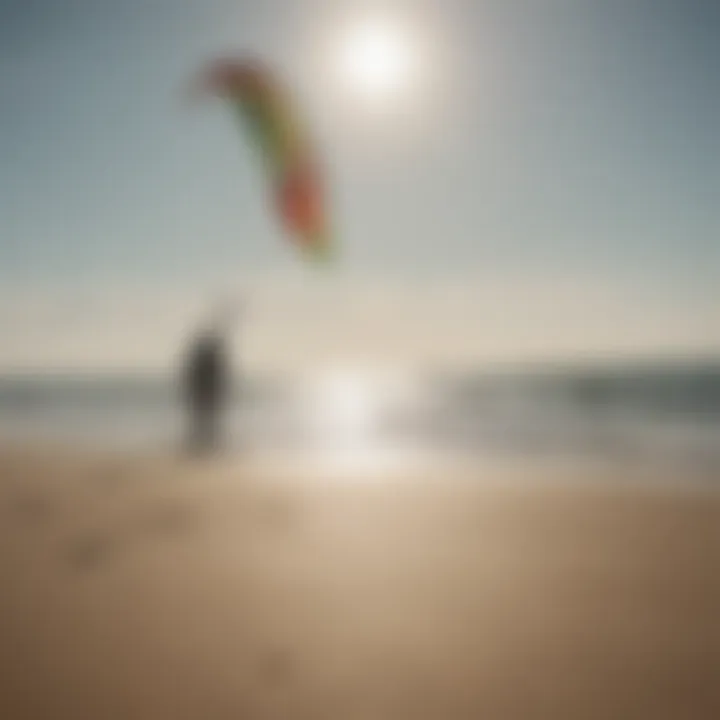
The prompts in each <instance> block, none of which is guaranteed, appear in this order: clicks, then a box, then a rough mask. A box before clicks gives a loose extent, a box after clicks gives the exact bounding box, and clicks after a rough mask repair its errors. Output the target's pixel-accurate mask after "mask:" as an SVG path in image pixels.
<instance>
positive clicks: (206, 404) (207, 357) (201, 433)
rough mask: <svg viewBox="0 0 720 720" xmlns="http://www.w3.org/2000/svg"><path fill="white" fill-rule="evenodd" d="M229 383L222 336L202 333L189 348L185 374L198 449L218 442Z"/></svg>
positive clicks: (204, 448)
mask: <svg viewBox="0 0 720 720" xmlns="http://www.w3.org/2000/svg"><path fill="white" fill-rule="evenodd" d="M227 383H228V369H227V365H226V357H225V347H224V343H223V341H222V339H221V337H220V336H219V335H213V334H210V333H208V334H206V335H203V336H201V337H200V338H199V339H198V340H197V341H196V342H195V344H194V345H193V347H192V348H191V350H190V354H189V357H188V360H187V367H186V370H185V378H184V384H185V393H186V400H187V403H188V409H189V411H190V416H191V418H190V419H191V444H192V446H193V448H195V449H197V450H208V449H210V448H212V447H213V446H215V445H216V444H217V442H218V435H219V430H220V419H221V413H222V411H223V405H224V402H225V399H226V397H225V396H226V393H227Z"/></svg>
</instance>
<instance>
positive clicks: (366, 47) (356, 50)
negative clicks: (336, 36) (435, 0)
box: [338, 20, 415, 101]
mask: <svg viewBox="0 0 720 720" xmlns="http://www.w3.org/2000/svg"><path fill="white" fill-rule="evenodd" d="M414 60H415V58H414V53H413V48H412V44H411V42H410V39H409V37H408V36H407V35H406V34H405V33H403V31H402V29H401V28H399V27H396V26H394V25H393V24H392V23H390V22H389V21H383V20H373V21H365V22H358V23H357V24H355V25H353V26H352V27H351V28H349V29H348V31H347V33H346V34H345V35H344V36H343V38H342V40H341V50H340V58H339V63H338V70H339V72H340V73H341V75H342V79H343V82H344V84H345V85H346V86H347V87H348V88H349V89H350V90H351V91H352V92H355V93H360V94H362V95H363V96H365V97H366V98H367V99H370V100H374V101H375V100H381V99H382V100H385V99H387V98H389V97H390V96H393V95H395V94H397V93H399V92H402V91H404V90H407V89H408V87H409V85H410V84H411V81H412V77H413V71H414V69H415V68H414Z"/></svg>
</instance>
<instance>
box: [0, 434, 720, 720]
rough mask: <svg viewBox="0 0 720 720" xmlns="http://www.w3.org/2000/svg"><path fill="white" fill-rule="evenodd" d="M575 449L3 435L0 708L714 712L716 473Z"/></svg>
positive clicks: (419, 717) (12, 711)
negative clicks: (229, 447) (421, 458)
mask: <svg viewBox="0 0 720 720" xmlns="http://www.w3.org/2000/svg"><path fill="white" fill-rule="evenodd" d="M298 469H299V468H298ZM558 472H559V471H558ZM605 472H606V473H609V471H607V470H606V471H605ZM573 473H574V474H575V475H576V476H575V477H573V476H572V475H573ZM578 473H580V471H579V470H573V471H566V474H567V475H568V477H566V478H564V479H562V480H561V479H560V478H559V476H557V475H553V473H552V472H551V471H550V470H548V469H546V468H544V469H539V468H530V467H527V468H525V469H523V470H522V471H517V470H515V471H514V472H513V473H508V474H507V476H504V475H503V474H502V473H501V472H500V471H492V472H491V471H489V470H488V469H481V468H480V467H478V468H477V469H476V471H475V472H469V473H466V474H464V475H461V474H460V473H455V474H452V473H450V472H449V471H447V472H443V471H441V470H437V469H436V470H434V471H430V470H428V471H427V472H425V473H420V472H414V474H412V475H409V474H408V473H407V472H406V473H405V474H404V475H403V474H400V472H399V471H395V472H394V474H393V473H386V474H385V475H378V474H375V475H372V474H371V473H370V472H369V471H368V472H367V473H366V475H365V476H363V475H362V474H361V475H360V476H359V477H353V478H351V479H348V478H343V477H341V476H340V475H339V474H338V476H337V477H332V474H331V475H330V476H324V477H323V478H322V479H313V476H312V473H305V474H304V475H303V473H300V472H297V473H295V474H293V473H285V474H283V475H280V474H278V473H272V472H270V471H269V470H267V469H265V470H262V469H259V468H258V467H252V466H251V464H249V463H246V462H244V461H241V460H239V459H236V460H230V459H224V460H217V461H195V462H189V461H185V460H182V459H180V458H172V457H162V456H160V455H157V456H150V455H140V454H136V455H134V456H133V455H118V454H110V453H100V452H94V453H91V452H80V451H77V450H72V451H71V450H60V449H49V448H46V449H43V450H41V449H39V448H24V449H22V448H15V449H5V450H2V451H0V528H1V529H0V533H1V534H2V537H1V539H0V718H2V719H3V720H5V719H7V720H24V719H25V718H28V719H30V718H32V719H36V718H38V719H43V720H44V719H46V718H47V719H48V720H50V719H52V720H60V719H65V718H68V719H72V720H84V719H85V718H87V719H92V720H104V719H106V718H107V719H108V720H109V719H115V718H118V719H120V718H122V719H133V720H185V719H186V718H187V719H189V718H192V719H198V720H200V719H202V720H213V719H215V718H217V719H218V720H225V719H228V720H229V719H231V718H232V719H242V718H248V719H250V720H252V719H254V718H278V719H279V718H283V719H287V720H290V719H294V718H303V719H304V718H307V719H308V720H309V719H318V720H321V719H325V718H327V719H328V720H329V719H332V720H356V719H357V720H406V719H407V720H423V719H425V718H428V719H429V718H432V719H433V720H454V719H456V718H457V719H465V718H468V719H470V718H473V719H475V718H477V719H480V718H486V719H487V720H510V719H517V720H520V719H522V720H534V719H536V718H537V719H543V720H545V719H547V720H565V719H566V718H567V719H568V720H570V719H572V720H585V719H587V720H590V719H598V720H600V719H602V720H621V719H624V718H628V719H630V718H632V719H638V720H642V719H644V718H648V720H665V719H669V718H672V719H673V720H704V719H707V720H717V718H720V494H719V493H717V492H713V491H712V490H710V489H707V488H706V489H703V488H702V487H696V488H695V489H692V490H690V489H687V490H680V489H679V485H680V483H678V484H677V485H676V486H675V487H670V486H667V487H663V488H661V489H651V488H648V487H644V486H643V485H642V484H641V483H638V484H631V483H630V482H627V483H625V482H624V478H618V477H617V472H615V474H613V475H612V477H611V476H610V475H608V476H607V477H606V478H605V481H604V480H603V478H602V477H599V478H598V477H593V479H592V481H588V480H587V479H586V478H585V477H579V476H577V474H578ZM627 479H628V480H630V479H631V478H627Z"/></svg>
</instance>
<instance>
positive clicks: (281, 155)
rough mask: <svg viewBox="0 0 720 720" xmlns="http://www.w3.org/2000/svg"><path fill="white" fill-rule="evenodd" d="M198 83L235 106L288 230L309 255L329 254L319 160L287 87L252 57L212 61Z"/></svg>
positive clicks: (313, 256) (315, 256)
mask: <svg viewBox="0 0 720 720" xmlns="http://www.w3.org/2000/svg"><path fill="white" fill-rule="evenodd" d="M201 87H202V89H203V90H205V91H209V92H211V93H213V94H215V95H217V96H219V97H222V98H224V99H225V100H228V101H229V102H230V103H232V104H233V105H234V107H235V108H236V110H237V112H238V114H239V116H240V118H241V121H242V123H243V125H244V126H245V127H246V128H247V129H248V131H249V134H250V136H251V137H252V138H253V140H254V142H255V143H256V144H257V145H258V147H259V149H260V152H261V155H262V157H263V160H264V164H265V168H266V172H267V174H268V179H269V181H270V185H271V192H272V194H273V196H274V199H275V202H274V205H275V209H276V211H277V213H278V215H279V217H280V220H281V222H282V224H283V226H284V227H285V229H286V230H287V231H288V233H289V234H290V236H291V237H292V238H293V239H294V241H295V242H296V244H297V245H298V246H299V247H300V249H301V250H302V251H303V252H304V253H305V254H306V256H307V257H309V258H314V259H326V258H328V257H329V254H330V249H331V248H330V235H329V229H328V221H327V216H326V212H325V201H324V192H323V187H322V182H321V177H320V171H319V168H318V162H317V159H316V157H315V154H314V152H313V148H312V146H311V144H310V141H309V139H308V137H307V134H306V133H305V132H304V130H303V128H302V127H301V125H300V122H299V120H298V117H297V114H296V113H295V112H294V107H293V105H292V103H291V101H290V98H289V96H288V93H287V92H286V91H285V89H284V88H283V87H282V86H281V85H280V83H279V82H278V80H277V79H276V78H275V77H274V75H273V74H272V73H271V72H270V70H269V69H268V68H266V67H265V66H264V65H263V64H262V63H260V62H258V61H257V60H254V59H246V60H232V59H231V60H227V59H226V60H220V61H217V62H215V63H213V64H212V65H211V66H210V67H209V68H207V70H206V71H205V72H204V73H203V75H202V78H201Z"/></svg>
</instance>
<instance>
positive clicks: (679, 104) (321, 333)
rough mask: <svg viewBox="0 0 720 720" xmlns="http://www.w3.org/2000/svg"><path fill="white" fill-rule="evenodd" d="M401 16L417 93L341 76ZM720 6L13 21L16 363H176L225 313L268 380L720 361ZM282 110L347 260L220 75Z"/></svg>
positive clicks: (9, 265)
mask: <svg viewBox="0 0 720 720" xmlns="http://www.w3.org/2000/svg"><path fill="white" fill-rule="evenodd" d="M367 16H376V17H389V18H391V19H392V20H393V22H395V24H396V26H397V27H399V28H400V29H401V30H402V31H403V32H405V34H406V35H407V37H408V38H409V40H408V42H409V44H410V46H411V48H412V49H413V51H414V52H415V54H416V57H417V60H418V65H417V67H418V70H417V73H416V77H415V80H416V82H415V84H414V85H413V86H412V88H406V89H405V90H404V91H403V90H402V89H400V90H398V92H397V97H396V98H395V99H394V100H391V101H388V102H387V103H386V106H384V107H377V106H376V105H373V103H372V102H371V101H369V100H368V99H367V98H365V99H363V97H362V96H361V93H360V92H359V90H358V88H354V87H352V86H351V85H349V84H348V82H347V81H346V82H345V84H343V82H342V80H341V79H340V78H339V76H338V73H337V72H336V70H337V65H338V61H339V57H340V55H341V51H342V44H343V37H344V35H343V33H344V32H345V31H346V30H347V29H352V27H353V25H354V24H357V23H358V22H360V21H361V20H362V19H363V18H364V17H367ZM718 36H720V5H718V3H717V2H716V1H715V0H502V2H501V1H500V0H475V1H471V0H466V1H464V2H463V1H461V0H436V1H433V0H417V1H416V2H404V3H403V2H399V1H396V2H393V1H391V0H388V1H387V2H382V1H377V2H368V1H363V2H360V0H358V1H357V2H346V1H345V0H336V1H335V2H329V1H328V0H293V1H292V2H290V0H284V1H280V0H261V1H260V0H254V1H253V0H203V1H202V2H200V1H199V0H198V1H197V2H189V1H188V2H182V3H178V2H176V0H153V2H147V0H124V1H123V2H117V1H116V0H61V1H58V0H0V338H3V340H2V342H0V367H4V368H8V367H13V368H16V367H30V366H32V367H41V366H44V365H50V366H62V365H78V364H90V365H94V366H107V365H113V366H120V367H122V366H126V365H152V364H154V365H162V364H163V363H166V362H170V361H171V360H170V358H172V357H173V353H174V352H175V350H176V346H177V344H178V343H180V342H181V340H182V338H183V334H184V333H185V332H187V330H188V329H189V328H190V327H191V324H192V323H193V322H195V321H196V320H197V319H198V318H199V317H201V315H202V312H203V309H204V308H205V307H206V306H207V304H208V302H210V301H211V299H212V298H215V297H217V296H218V293H221V292H242V293H244V295H245V296H246V297H247V299H248V303H249V305H248V311H247V318H246V321H247V333H246V335H245V336H244V337H243V343H244V345H243V347H244V352H245V353H246V354H247V355H248V357H249V358H250V360H251V361H252V362H255V363H257V364H258V365H262V366H273V367H279V368H280V367H283V366H288V365H294V364H298V363H307V364H310V365H312V364H313V363H318V362H331V361H333V360H334V359H342V360H348V359H349V360H354V361H358V360H363V361H370V360H381V361H387V362H428V363H439V364H463V365H473V364H477V363H482V362H483V361H487V360H489V359H498V360H500V359H515V358H520V359H524V358H529V357H541V356H542V357H548V356H565V355H572V354H575V355H576V354H578V353H580V354H591V355H593V354H594V355H597V354H611V355H612V354H618V353H622V354H651V353H657V352H668V351H674V352H681V353H694V352H709V351H718V350H720V302H719V299H720V298H719V295H720V249H719V248H720V220H718V215H717V213H716V212H715V210H716V205H717V203H718V201H720V141H719V140H718V134H717V128H718V127H720V72H718V69H720V44H718V42H717V38H718ZM233 53H235V54H242V53H255V54H260V55H262V56H263V57H264V58H266V59H267V60H268V61H269V62H271V63H272V64H273V65H275V66H276V67H277V68H278V69H279V70H280V72H282V73H283V75H284V77H286V78H287V80H288V82H289V83H290V84H291V85H292V86H293V88H294V90H295V95H296V97H297V99H298V101H299V104H300V106H301V107H302V111H303V114H304V115H305V117H306V118H307V120H308V123H309V125H310V126H311V127H312V129H313V133H314V137H315V140H316V143H317V146H318V147H319V148H320V150H321V152H322V155H323V160H324V163H325V166H326V172H327V176H328V185H329V189H330V197H329V203H330V207H331V212H332V215H333V222H334V226H335V229H336V234H337V237H338V242H339V245H340V257H339V261H338V265H337V267H336V268H333V269H332V270H330V271H329V272H324V273H317V272H316V271H314V270H312V269H310V268H307V267H305V266H303V264H302V263H301V262H299V261H298V259H297V258H296V257H295V256H294V255H293V253H292V251H291V250H290V249H289V246H288V244H287V242H286V240H285V239H284V238H283V237H282V234H281V232H280V231H279V229H278V227H277V225H276V223H275V222H274V219H273V217H272V216H271V214H270V213H269V212H268V207H267V203H266V198H265V194H264V193H265V186H264V183H263V179H262V176H261V173H260V171H259V167H258V165H257V163H256V162H255V159H254V156H253V153H252V148H250V146H249V143H247V142H246V141H245V139H244V138H243V136H242V135H241V133H240V132H238V128H237V127H236V126H235V124H234V122H233V120H232V118H231V116H230V114H229V113H228V112H227V108H224V107H223V106H222V105H221V104H220V103H212V102H207V103H205V102H203V103H195V102H191V101H190V99H189V97H188V93H187V88H188V85H189V83H190V82H191V80H192V78H193V77H194V75H195V73H196V72H197V71H198V70H199V69H200V68H201V67H202V66H203V64H204V63H205V62H207V61H208V60H210V59H213V58H214V57H217V56H219V55H223V54H233Z"/></svg>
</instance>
